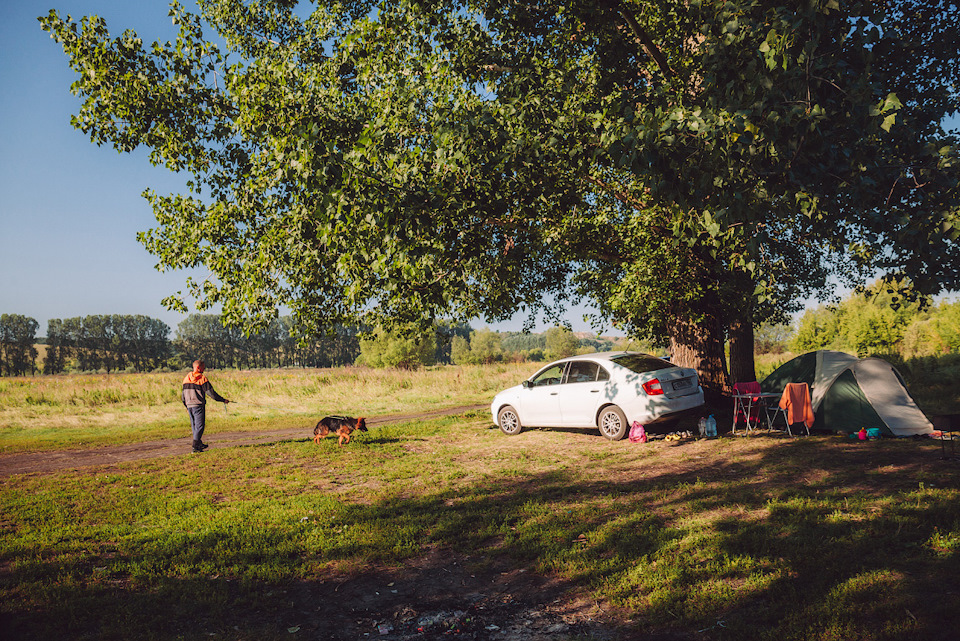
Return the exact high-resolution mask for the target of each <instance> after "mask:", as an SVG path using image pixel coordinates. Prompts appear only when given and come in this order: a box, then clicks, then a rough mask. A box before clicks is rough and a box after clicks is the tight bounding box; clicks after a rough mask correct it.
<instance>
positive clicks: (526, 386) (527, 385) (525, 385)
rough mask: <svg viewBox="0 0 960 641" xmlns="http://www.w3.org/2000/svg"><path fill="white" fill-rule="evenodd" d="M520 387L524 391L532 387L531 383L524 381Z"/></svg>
mask: <svg viewBox="0 0 960 641" xmlns="http://www.w3.org/2000/svg"><path fill="white" fill-rule="evenodd" d="M520 385H521V386H522V387H523V388H524V389H527V388H528V387H530V381H524V382H522V383H520Z"/></svg>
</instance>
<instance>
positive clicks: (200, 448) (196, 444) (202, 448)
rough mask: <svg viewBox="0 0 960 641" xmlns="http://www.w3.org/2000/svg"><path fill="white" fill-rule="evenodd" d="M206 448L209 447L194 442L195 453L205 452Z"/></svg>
mask: <svg viewBox="0 0 960 641" xmlns="http://www.w3.org/2000/svg"><path fill="white" fill-rule="evenodd" d="M206 447H207V446H206V445H204V444H203V443H201V442H200V441H194V442H193V451H194V452H202V451H203V450H205V449H206Z"/></svg>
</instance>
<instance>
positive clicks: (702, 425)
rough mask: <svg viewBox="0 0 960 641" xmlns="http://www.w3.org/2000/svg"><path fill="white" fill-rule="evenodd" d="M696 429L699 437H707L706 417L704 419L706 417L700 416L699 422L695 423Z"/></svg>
mask: <svg viewBox="0 0 960 641" xmlns="http://www.w3.org/2000/svg"><path fill="white" fill-rule="evenodd" d="M697 428H699V430H700V436H701V437H703V436H706V435H707V417H706V416H701V417H700V422H699V423H697Z"/></svg>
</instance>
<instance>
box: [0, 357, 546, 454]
mask: <svg viewBox="0 0 960 641" xmlns="http://www.w3.org/2000/svg"><path fill="white" fill-rule="evenodd" d="M534 369H536V366H535V364H534V365H530V364H525V365H523V364H520V365H518V364H502V365H496V366H446V367H433V368H424V369H420V370H416V371H399V370H374V369H368V368H359V367H356V368H355V367H347V368H335V369H281V370H252V371H251V370H244V371H236V370H226V371H216V370H211V371H209V372H208V375H209V378H210V380H211V382H212V383H213V385H214V387H215V389H216V390H217V391H218V392H219V393H220V394H221V395H222V396H224V397H226V398H228V399H230V400H231V401H233V402H232V403H231V404H230V405H228V406H226V407H225V406H223V405H221V404H219V403H212V402H211V403H210V404H209V405H208V412H207V414H208V423H209V424H210V426H211V429H216V430H219V431H262V430H276V429H285V428H292V427H300V426H307V425H312V424H313V423H315V422H316V420H317V419H318V418H319V417H322V416H324V415H327V414H348V415H353V416H366V417H376V416H381V415H386V414H403V413H417V412H426V411H430V410H436V409H443V408H449V407H459V406H465V405H476V404H485V403H489V402H490V399H491V398H492V397H493V394H494V393H495V392H496V391H499V390H500V389H503V388H505V387H508V386H510V385H515V384H516V383H517V382H518V381H520V380H522V379H523V378H525V377H526V376H529V375H530V374H531V373H532V371H533V370H534ZM183 375H184V373H183V372H180V373H173V374H169V373H168V374H160V373H149V374H125V373H121V374H80V375H65V376H40V377H17V378H0V452H12V451H22V450H36V449H56V448H59V449H62V448H68V447H74V446H78V445H85V446H89V445H98V444H111V445H116V444H120V443H130V442H139V441H148V440H156V439H163V438H178V437H182V436H183V434H184V429H185V427H184V426H185V425H188V422H187V419H186V414H185V411H184V409H183V405H182V404H181V402H180V388H181V381H182V380H183Z"/></svg>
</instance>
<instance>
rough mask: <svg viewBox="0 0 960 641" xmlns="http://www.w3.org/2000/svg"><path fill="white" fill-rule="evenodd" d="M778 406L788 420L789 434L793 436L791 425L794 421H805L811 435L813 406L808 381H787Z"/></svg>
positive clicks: (808, 434)
mask: <svg viewBox="0 0 960 641" xmlns="http://www.w3.org/2000/svg"><path fill="white" fill-rule="evenodd" d="M778 408H779V409H782V410H783V413H784V418H785V419H786V421H787V434H789V435H790V436H793V431H792V430H791V429H790V426H791V425H793V424H794V423H803V427H804V428H805V429H806V430H807V436H810V426H811V425H813V406H812V405H811V403H810V386H808V385H807V384H806V383H787V386H786V387H785V388H784V390H783V395H782V396H781V397H780V403H779V404H778Z"/></svg>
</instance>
